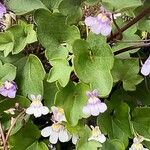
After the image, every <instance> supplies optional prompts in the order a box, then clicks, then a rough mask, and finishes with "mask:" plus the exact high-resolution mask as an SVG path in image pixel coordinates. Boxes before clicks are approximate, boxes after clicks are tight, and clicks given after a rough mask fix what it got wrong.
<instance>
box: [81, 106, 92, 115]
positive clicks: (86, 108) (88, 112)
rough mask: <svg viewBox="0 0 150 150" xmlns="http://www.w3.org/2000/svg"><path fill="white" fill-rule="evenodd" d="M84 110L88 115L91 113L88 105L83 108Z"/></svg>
mask: <svg viewBox="0 0 150 150" xmlns="http://www.w3.org/2000/svg"><path fill="white" fill-rule="evenodd" d="M82 112H83V113H84V114H85V115H86V116H87V117H88V116H90V115H91V113H90V110H89V108H88V106H84V107H83V109H82Z"/></svg>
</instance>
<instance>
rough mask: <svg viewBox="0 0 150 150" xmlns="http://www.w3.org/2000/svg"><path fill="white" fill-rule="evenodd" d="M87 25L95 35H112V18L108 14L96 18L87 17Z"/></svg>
mask: <svg viewBox="0 0 150 150" xmlns="http://www.w3.org/2000/svg"><path fill="white" fill-rule="evenodd" d="M85 24H86V25H87V26H88V27H90V29H91V31H92V32H93V33H95V34H100V33H101V34H102V35H104V36H107V35H109V34H110V33H111V30H112V26H111V17H109V16H108V13H100V14H98V16H96V17H91V16H89V17H86V18H85Z"/></svg>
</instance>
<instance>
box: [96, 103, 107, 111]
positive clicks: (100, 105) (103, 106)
mask: <svg viewBox="0 0 150 150" xmlns="http://www.w3.org/2000/svg"><path fill="white" fill-rule="evenodd" d="M97 106H98V109H99V112H101V113H103V112H105V111H106V110H107V105H106V104H105V103H102V102H101V103H99V104H97Z"/></svg>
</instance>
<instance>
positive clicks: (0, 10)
mask: <svg viewBox="0 0 150 150" xmlns="http://www.w3.org/2000/svg"><path fill="white" fill-rule="evenodd" d="M6 12H7V10H6V7H5V6H4V5H3V4H2V3H0V19H1V18H3V16H4V14H5V13H6Z"/></svg>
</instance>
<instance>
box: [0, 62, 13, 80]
mask: <svg viewBox="0 0 150 150" xmlns="http://www.w3.org/2000/svg"><path fill="white" fill-rule="evenodd" d="M0 70H1V71H0V80H1V81H2V82H4V81H6V80H8V81H13V80H14V79H15V77H16V67H15V66H14V65H12V64H10V63H5V64H4V65H2V63H1V62H0Z"/></svg>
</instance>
